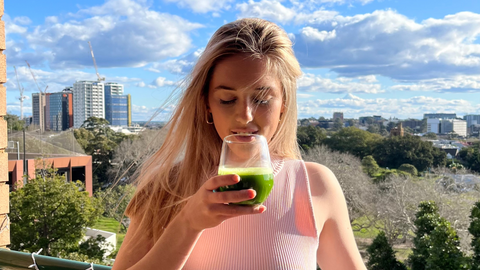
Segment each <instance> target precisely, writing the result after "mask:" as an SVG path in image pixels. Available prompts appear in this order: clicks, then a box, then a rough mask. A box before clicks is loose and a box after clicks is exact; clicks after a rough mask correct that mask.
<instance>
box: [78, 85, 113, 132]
mask: <svg viewBox="0 0 480 270" xmlns="http://www.w3.org/2000/svg"><path fill="white" fill-rule="evenodd" d="M92 116H95V117H99V118H105V88H104V84H103V83H101V82H97V81H77V82H75V83H74V84H73V126H74V127H75V128H79V127H81V126H82V124H83V122H84V121H85V120H87V119H88V118H89V117H92Z"/></svg>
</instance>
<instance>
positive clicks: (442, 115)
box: [423, 113, 457, 119]
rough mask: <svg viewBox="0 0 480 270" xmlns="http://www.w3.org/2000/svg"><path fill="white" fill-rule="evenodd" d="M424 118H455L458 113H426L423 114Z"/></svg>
mask: <svg viewBox="0 0 480 270" xmlns="http://www.w3.org/2000/svg"><path fill="white" fill-rule="evenodd" d="M423 118H427V119H428V118H437V119H439V118H441V119H455V118H457V114H456V113H426V114H424V115H423Z"/></svg>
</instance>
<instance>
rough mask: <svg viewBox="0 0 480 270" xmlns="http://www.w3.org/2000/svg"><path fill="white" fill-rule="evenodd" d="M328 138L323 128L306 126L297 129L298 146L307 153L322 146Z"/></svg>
mask: <svg viewBox="0 0 480 270" xmlns="http://www.w3.org/2000/svg"><path fill="white" fill-rule="evenodd" d="M326 137H327V135H326V132H325V129H323V128H319V127H314V126H306V127H298V129H297V141H298V145H300V147H301V148H302V149H303V150H305V151H307V150H309V149H310V148H313V147H315V146H318V145H320V144H322V142H323V140H324V139H325V138H326Z"/></svg>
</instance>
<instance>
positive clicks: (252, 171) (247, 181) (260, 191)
mask: <svg viewBox="0 0 480 270" xmlns="http://www.w3.org/2000/svg"><path fill="white" fill-rule="evenodd" d="M226 174H238V175H239V176H240V182H238V183H237V184H235V185H231V186H225V187H220V188H219V189H218V191H231V190H241V189H249V188H251V189H254V190H255V191H256V192H257V195H256V196H255V198H253V199H251V200H248V201H243V202H239V203H236V204H245V205H253V204H262V203H263V202H264V201H265V200H266V199H267V197H268V195H269V194H270V191H271V190H272V187H273V171H272V169H271V168H261V167H251V168H220V169H219V170H218V175H226Z"/></svg>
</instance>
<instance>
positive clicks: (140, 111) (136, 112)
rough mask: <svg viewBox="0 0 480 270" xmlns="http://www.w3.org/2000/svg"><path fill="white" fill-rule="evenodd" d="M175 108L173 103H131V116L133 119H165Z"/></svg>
mask: <svg viewBox="0 0 480 270" xmlns="http://www.w3.org/2000/svg"><path fill="white" fill-rule="evenodd" d="M174 109H175V105H168V106H164V107H163V108H158V107H147V106H141V105H135V104H133V105H132V118H133V120H134V121H148V120H152V121H167V120H168V119H169V118H170V117H171V114H172V112H173V110H174Z"/></svg>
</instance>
